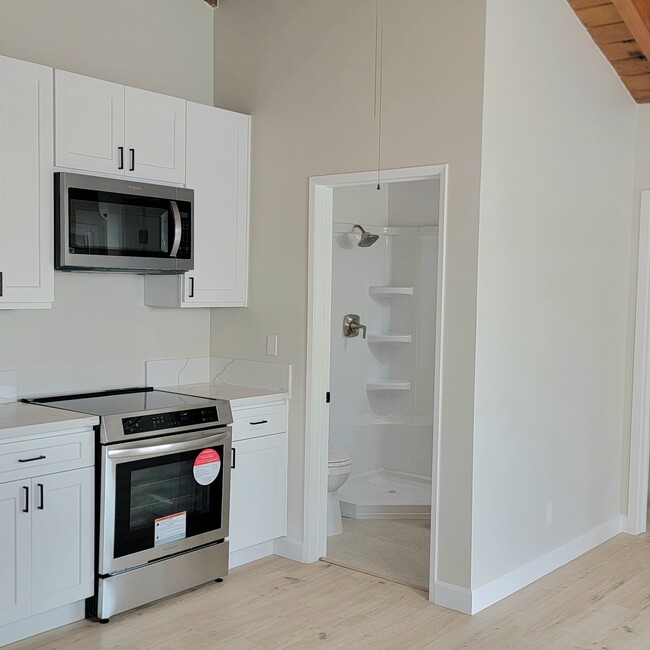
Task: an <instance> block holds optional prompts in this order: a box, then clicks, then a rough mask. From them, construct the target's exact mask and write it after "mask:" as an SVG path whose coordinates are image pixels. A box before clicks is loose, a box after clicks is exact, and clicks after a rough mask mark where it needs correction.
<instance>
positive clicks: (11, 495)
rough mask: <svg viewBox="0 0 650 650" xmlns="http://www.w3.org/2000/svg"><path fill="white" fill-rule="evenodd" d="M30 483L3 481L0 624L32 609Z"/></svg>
mask: <svg viewBox="0 0 650 650" xmlns="http://www.w3.org/2000/svg"><path fill="white" fill-rule="evenodd" d="M29 485H30V482H29V481H14V482H13V483H3V484H0V522H2V523H1V524H0V626H2V625H6V624H7V623H11V622H13V621H18V620H20V619H21V618H26V617H27V616H29V615H30V613H31V607H30V603H31V585H30V548H31V541H30V540H31V513H30V512H24V510H28V509H29V508H28V505H27V504H28V501H29V498H28V497H29V492H28V490H29Z"/></svg>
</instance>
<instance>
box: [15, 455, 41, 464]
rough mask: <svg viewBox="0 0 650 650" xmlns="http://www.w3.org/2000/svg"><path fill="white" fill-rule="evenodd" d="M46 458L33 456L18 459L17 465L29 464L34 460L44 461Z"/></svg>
mask: <svg viewBox="0 0 650 650" xmlns="http://www.w3.org/2000/svg"><path fill="white" fill-rule="evenodd" d="M46 458H47V456H35V457H34V458H19V459H18V462H19V463H31V462H32V461H34V460H45V459H46Z"/></svg>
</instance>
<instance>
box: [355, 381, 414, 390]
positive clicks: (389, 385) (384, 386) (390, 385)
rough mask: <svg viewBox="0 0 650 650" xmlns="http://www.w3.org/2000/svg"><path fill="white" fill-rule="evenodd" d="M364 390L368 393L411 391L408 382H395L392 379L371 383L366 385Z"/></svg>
mask: <svg viewBox="0 0 650 650" xmlns="http://www.w3.org/2000/svg"><path fill="white" fill-rule="evenodd" d="M366 390H369V391H373V392H374V391H405V390H411V382H410V381H395V380H394V379H385V380H384V381H373V382H368V383H367V384H366Z"/></svg>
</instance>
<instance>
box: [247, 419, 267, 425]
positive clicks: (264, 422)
mask: <svg viewBox="0 0 650 650" xmlns="http://www.w3.org/2000/svg"><path fill="white" fill-rule="evenodd" d="M268 422H269V421H268V420H260V421H259V422H251V423H250V424H251V425H253V426H255V425H256V424H268Z"/></svg>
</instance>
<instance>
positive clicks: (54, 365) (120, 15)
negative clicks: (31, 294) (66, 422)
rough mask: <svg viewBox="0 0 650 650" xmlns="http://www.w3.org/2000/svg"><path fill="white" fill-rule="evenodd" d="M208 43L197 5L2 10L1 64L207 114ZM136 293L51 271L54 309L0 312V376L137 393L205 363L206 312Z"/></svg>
mask: <svg viewBox="0 0 650 650" xmlns="http://www.w3.org/2000/svg"><path fill="white" fill-rule="evenodd" d="M163 6H164V10H162V11H161V8H162V7H163ZM212 35H213V34H212V10H211V9H210V7H209V6H208V5H207V4H205V3H203V2H200V0H194V1H192V2H187V1H186V0H164V2H161V1H160V0H137V2H135V1H133V0H110V2H107V1H105V0H56V1H54V0H35V1H30V2H26V1H25V0H2V2H0V54H3V55H6V56H11V57H14V58H18V59H24V60H27V61H33V62H35V63H41V64H44V65H49V66H53V67H58V68H62V69H65V70H71V71H72V72H78V73H80V74H85V75H89V76H93V77H98V78H102V79H108V80H111V81H115V82H119V83H125V84H128V85H133V86H136V87H139V88H146V89H148V90H153V91H157V92H162V93H168V94H172V95H177V96H179V97H186V98H187V99H192V100H195V101H198V102H205V103H212V83H213V77H212ZM143 293H144V289H143V279H142V276H120V275H110V276H109V275H106V274H104V275H90V274H79V273H60V272H57V273H56V277H55V300H56V302H55V305H54V308H53V309H52V310H47V311H45V310H43V311H40V310H39V311H9V312H7V311H0V333H1V336H0V370H2V369H15V370H17V371H18V381H19V391H20V392H21V393H22V394H27V393H43V392H52V391H58V390H73V389H74V390H76V389H92V388H101V387H106V386H123V385H126V384H142V383H143V382H144V360H145V359H151V358H173V357H186V356H207V355H208V354H209V348H210V343H209V329H210V315H209V311H208V310H185V311H183V312H180V311H175V310H155V309H152V308H149V307H145V306H144V304H143V303H144V299H143Z"/></svg>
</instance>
